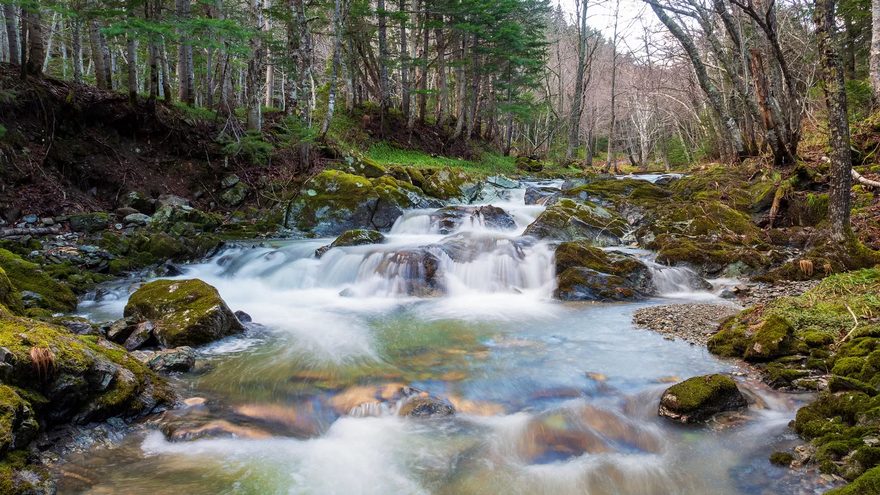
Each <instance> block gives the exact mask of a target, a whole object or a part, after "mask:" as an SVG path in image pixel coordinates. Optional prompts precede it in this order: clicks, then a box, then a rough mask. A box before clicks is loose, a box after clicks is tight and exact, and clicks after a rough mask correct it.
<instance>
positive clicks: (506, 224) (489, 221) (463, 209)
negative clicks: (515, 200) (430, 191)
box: [431, 205, 516, 234]
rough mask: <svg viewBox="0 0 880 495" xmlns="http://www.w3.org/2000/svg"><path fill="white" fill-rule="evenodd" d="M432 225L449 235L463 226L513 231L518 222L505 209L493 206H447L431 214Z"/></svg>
mask: <svg viewBox="0 0 880 495" xmlns="http://www.w3.org/2000/svg"><path fill="white" fill-rule="evenodd" d="M431 223H432V224H434V225H437V226H438V228H439V230H440V233H441V234H449V233H450V232H453V231H455V230H458V229H460V228H461V227H462V226H463V225H466V224H469V225H472V226H484V227H487V228H491V229H497V230H513V229H515V228H516V221H515V220H514V219H513V217H512V216H510V214H509V213H507V212H506V211H504V210H503V209H501V208H499V207H497V206H492V205H486V206H447V207H445V208H441V209H439V210H437V211H436V212H434V213H432V214H431Z"/></svg>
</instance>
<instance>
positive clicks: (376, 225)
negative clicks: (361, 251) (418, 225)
mask: <svg viewBox="0 0 880 495" xmlns="http://www.w3.org/2000/svg"><path fill="white" fill-rule="evenodd" d="M433 204H434V203H432V202H430V201H428V200H427V199H426V198H425V197H424V195H423V193H422V192H421V191H420V190H419V189H418V188H416V187H414V186H412V185H411V184H407V183H405V182H402V181H399V180H397V179H395V178H394V177H391V176H388V175H386V176H382V177H378V178H375V179H369V178H367V177H362V176H358V175H352V174H349V173H346V172H342V171H339V170H324V171H323V172H321V173H320V174H318V175H316V176H315V177H313V178H311V179H310V180H309V181H308V182H306V183H305V184H304V185H303V188H302V190H301V191H300V194H299V196H297V198H296V199H295V200H293V202H292V203H291V204H290V206H289V207H288V209H287V216H286V221H285V224H286V226H287V227H288V228H294V229H299V230H301V231H304V232H307V233H309V234H311V235H314V236H318V237H321V236H333V235H339V234H341V233H343V232H345V231H346V230H352V229H372V230H384V229H390V228H391V226H392V225H394V222H395V221H396V220H397V218H398V217H400V216H401V215H403V210H404V209H407V208H416V207H428V206H432V205H433Z"/></svg>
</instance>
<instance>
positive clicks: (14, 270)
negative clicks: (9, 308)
mask: <svg viewBox="0 0 880 495" xmlns="http://www.w3.org/2000/svg"><path fill="white" fill-rule="evenodd" d="M0 268H2V269H3V270H4V271H5V272H6V276H7V277H8V279H9V281H10V282H11V283H12V286H13V287H14V288H15V289H17V290H18V291H20V292H28V294H29V296H30V297H29V299H30V302H31V304H32V305H34V306H35V307H39V308H43V309H47V310H49V311H55V312H70V311H73V310H74V309H76V304H77V300H76V295H75V294H74V293H73V291H72V290H71V289H70V287H68V286H67V285H65V284H62V283H60V282H58V281H56V280H55V279H53V278H52V277H50V276H49V275H48V274H46V273H45V272H43V270H41V269H40V266H39V265H37V264H35V263H31V262H29V261H25V260H23V259H22V258H21V257H20V256H18V255H16V254H13V253H11V252H9V251H7V250H5V249H0Z"/></svg>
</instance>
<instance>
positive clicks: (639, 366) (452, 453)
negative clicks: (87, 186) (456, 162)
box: [58, 182, 826, 495]
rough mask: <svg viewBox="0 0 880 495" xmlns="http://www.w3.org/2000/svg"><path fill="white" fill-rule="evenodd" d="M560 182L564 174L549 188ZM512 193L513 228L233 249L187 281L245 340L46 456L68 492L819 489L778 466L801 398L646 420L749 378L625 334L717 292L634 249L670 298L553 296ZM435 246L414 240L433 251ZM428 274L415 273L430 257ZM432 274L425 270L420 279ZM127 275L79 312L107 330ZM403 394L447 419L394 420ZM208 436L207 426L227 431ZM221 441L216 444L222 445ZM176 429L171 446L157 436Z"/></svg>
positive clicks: (508, 196)
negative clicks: (125, 416) (113, 425)
mask: <svg viewBox="0 0 880 495" xmlns="http://www.w3.org/2000/svg"><path fill="white" fill-rule="evenodd" d="M540 185H541V186H543V187H558V186H559V183H558V182H547V183H543V184H540ZM523 197H524V190H523V189H510V190H500V189H499V190H498V191H496V194H495V195H494V196H493V197H492V198H491V201H486V203H491V204H493V205H494V206H496V207H500V208H501V209H503V210H504V211H505V212H506V213H507V214H509V217H510V218H512V219H513V224H510V223H509V222H508V223H507V224H505V225H503V226H501V227H499V226H498V225H496V224H493V223H492V222H486V221H484V219H483V217H482V216H479V215H477V216H474V217H469V216H467V217H466V218H465V219H464V220H462V221H459V220H460V219H458V220H456V219H453V220H448V219H446V220H445V221H444V218H443V217H439V216H438V214H437V212H436V211H434V210H413V211H408V212H406V214H405V215H404V216H403V217H401V218H400V219H399V220H398V221H397V223H396V224H395V226H394V227H393V228H392V230H391V232H390V233H389V234H387V236H386V240H385V242H384V243H382V244H378V245H366V246H356V247H341V248H335V249H332V250H330V251H327V252H326V253H325V254H324V255H323V256H321V257H320V258H316V257H315V250H316V249H318V248H320V247H321V246H324V245H326V244H329V243H330V242H332V239H315V240H311V239H310V240H289V241H276V242H271V243H264V244H261V245H239V246H236V247H231V248H229V249H227V250H225V251H223V252H222V253H220V254H218V255H217V256H215V257H214V258H212V259H210V260H207V261H206V262H204V263H201V264H192V265H188V266H186V267H185V273H184V274H183V275H182V276H181V277H180V278H200V279H202V280H204V281H206V282H207V283H209V284H211V285H213V286H215V287H216V288H217V289H218V290H219V292H220V294H221V296H222V297H223V298H224V299H225V300H226V302H227V303H228V304H229V306H230V307H231V308H232V309H233V310H243V311H245V312H247V313H248V314H249V315H250V316H251V317H252V319H253V322H254V323H250V324H248V325H247V327H248V331H247V332H246V333H245V334H244V335H242V336H239V337H233V338H228V339H225V340H223V341H220V342H217V343H215V344H212V345H209V346H206V347H203V348H201V349H199V350H198V352H199V358H200V359H199V364H198V366H197V368H196V370H195V371H193V372H191V373H187V374H184V375H182V376H178V377H175V378H174V379H173V381H174V383H175V384H176V386H177V387H178V388H179V390H180V391H181V394H182V396H183V397H184V398H188V400H187V406H186V407H183V408H181V409H179V410H175V411H170V412H168V413H165V414H163V415H162V416H161V417H159V418H151V419H149V420H147V421H146V422H144V424H142V425H141V426H140V427H138V428H135V429H134V430H133V431H132V432H131V433H129V434H127V435H125V436H124V438H121V439H119V440H118V441H117V442H116V443H115V444H114V445H113V446H112V447H95V448H93V449H91V450H90V451H88V452H86V453H82V454H76V455H73V456H71V457H70V458H68V459H65V462H64V463H63V464H61V465H60V466H59V470H58V477H59V480H58V490H59V493H61V494H75V493H76V494H78V493H88V494H109V493H126V494H150V495H165V494H174V495H181V494H186V495H202V494H205V495H207V494H233V493H236V494H238V493H246V494H286V493H297V494H373V493H375V494H398V493H399V494H488V493H516V494H520V493H521V494H542V493H546V494H569V493H571V494H595V495H600V494H639V495H645V494H658V495H659V494H709V493H711V494H801V493H822V491H824V489H826V487H823V486H822V485H821V484H820V483H819V481H818V479H817V477H816V476H815V475H813V474H808V473H805V472H803V471H801V472H796V471H791V470H788V469H782V468H777V467H774V466H772V465H771V464H770V463H769V462H768V460H767V458H768V456H769V455H770V454H771V453H772V452H774V451H775V450H779V449H785V448H790V447H791V446H793V445H795V444H796V443H797V439H796V437H795V435H794V434H793V433H792V432H791V431H790V430H788V428H787V424H788V422H789V421H790V420H791V419H793V418H794V414H795V411H796V410H797V408H798V407H799V406H800V405H802V404H804V403H805V402H806V401H807V400H808V399H809V396H807V395H797V394H786V393H781V392H777V391H773V390H770V389H769V388H767V387H766V386H764V385H762V384H760V383H758V382H755V381H749V380H747V379H744V378H740V381H741V382H740V383H741V388H742V389H743V390H744V391H747V395H748V396H749V397H750V398H751V400H752V401H754V402H755V403H754V404H752V405H751V407H750V408H749V410H748V411H746V412H743V413H738V414H735V415H732V416H728V417H726V418H725V420H724V421H719V422H715V423H713V424H710V425H707V426H705V427H683V426H679V425H675V424H672V423H670V422H668V421H666V420H664V419H663V418H660V417H658V416H657V404H658V402H659V398H660V395H661V393H662V391H663V390H664V389H665V388H666V387H668V386H669V384H670V383H672V382H675V381H678V380H682V379H685V378H688V377H690V376H694V375H700V374H706V373H714V372H726V373H735V374H738V375H744V374H745V373H744V372H745V371H746V370H744V369H740V368H739V367H738V365H737V364H736V363H732V362H727V361H722V360H719V359H717V358H715V357H714V356H712V355H711V354H709V353H708V351H707V350H706V349H705V348H703V347H701V346H693V345H690V344H688V343H686V342H683V341H670V340H666V339H664V338H663V337H662V336H660V335H659V334H656V333H654V332H651V331H648V330H643V329H638V328H635V327H634V326H633V325H632V323H631V317H632V313H633V311H635V310H636V309H638V308H641V307H645V306H648V305H655V304H670V303H676V302H689V301H694V300H700V301H703V302H705V301H706V300H718V301H719V303H721V300H720V299H718V298H717V297H716V296H715V295H714V294H713V293H711V292H707V291H701V290H697V289H694V288H693V287H691V286H690V285H689V282H688V281H689V280H691V279H692V277H691V274H689V273H687V272H686V271H685V270H686V269H683V268H678V269H672V268H666V267H662V266H660V265H657V264H656V263H653V262H652V261H651V257H652V254H651V253H650V252H647V251H640V250H635V249H631V248H624V247H620V248H608V249H621V250H627V251H628V252H630V253H634V254H636V255H638V256H641V257H643V258H644V259H645V261H646V263H647V264H648V266H649V267H650V268H651V269H652V272H653V278H654V281H655V285H656V286H657V288H658V292H659V293H660V294H661V296H659V297H656V298H652V299H650V300H646V301H640V302H634V303H616V304H596V303H561V302H559V301H554V300H553V299H552V292H553V289H554V284H555V274H554V268H553V264H554V263H553V246H552V245H551V244H549V243H547V242H544V241H535V240H531V239H525V238H522V237H521V236H520V235H521V234H522V232H523V231H524V230H525V228H526V226H527V225H528V224H529V223H531V222H532V221H533V220H534V219H535V218H536V217H537V216H538V215H539V214H540V213H541V211H543V209H544V207H543V206H536V205H525V204H524V200H523ZM426 246H427V247H426ZM426 256H427V259H429V262H427V263H426V262H425V259H426ZM426 267H427V269H426ZM136 283H137V281H134V280H129V281H122V282H119V283H116V284H114V285H112V286H109V288H108V290H107V291H106V293H104V294H103V295H102V297H101V298H100V300H92V301H84V302H83V303H82V304H81V306H80V309H79V312H80V314H83V315H85V316H88V317H89V318H91V319H93V320H95V321H106V320H110V319H115V318H119V317H120V316H121V315H122V310H123V308H124V306H125V302H126V300H127V297H128V294H129V293H130V291H131V290H133V288H134V287H136V285H135V284H136ZM406 387H413V388H415V389H418V390H421V391H424V392H427V393H428V394H430V395H431V396H434V397H438V398H442V399H445V400H448V401H449V402H450V403H451V404H453V405H454V406H455V408H456V414H455V415H454V416H450V417H443V418H404V417H400V416H398V415H397V414H396V411H397V408H398V407H399V401H400V391H401V390H406ZM218 432H219V433H218ZM214 433H217V434H214ZM169 438H170V439H169Z"/></svg>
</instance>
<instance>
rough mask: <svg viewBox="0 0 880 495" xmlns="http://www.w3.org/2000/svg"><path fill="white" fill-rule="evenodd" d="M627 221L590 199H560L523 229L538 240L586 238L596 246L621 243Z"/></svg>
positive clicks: (526, 233)
mask: <svg viewBox="0 0 880 495" xmlns="http://www.w3.org/2000/svg"><path fill="white" fill-rule="evenodd" d="M626 228H627V224H626V221H624V220H623V218H621V217H620V216H619V215H618V214H616V213H614V212H612V211H610V210H607V209H605V208H603V207H601V206H598V205H596V204H593V203H590V202H576V201H573V200H571V199H560V200H559V201H557V202H556V203H554V204H553V205H552V206H550V207H549V208H547V209H546V210H544V212H543V213H541V215H540V216H538V218H536V219H535V221H534V222H532V224H531V225H529V226H528V227H527V228H526V231H525V235H529V236H533V237H536V238H538V239H555V240H559V241H574V240H580V239H586V240H590V241H592V242H593V244H595V245H597V246H612V245H617V244H620V242H621V238H622V237H623V236H624V234H625V233H626Z"/></svg>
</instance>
